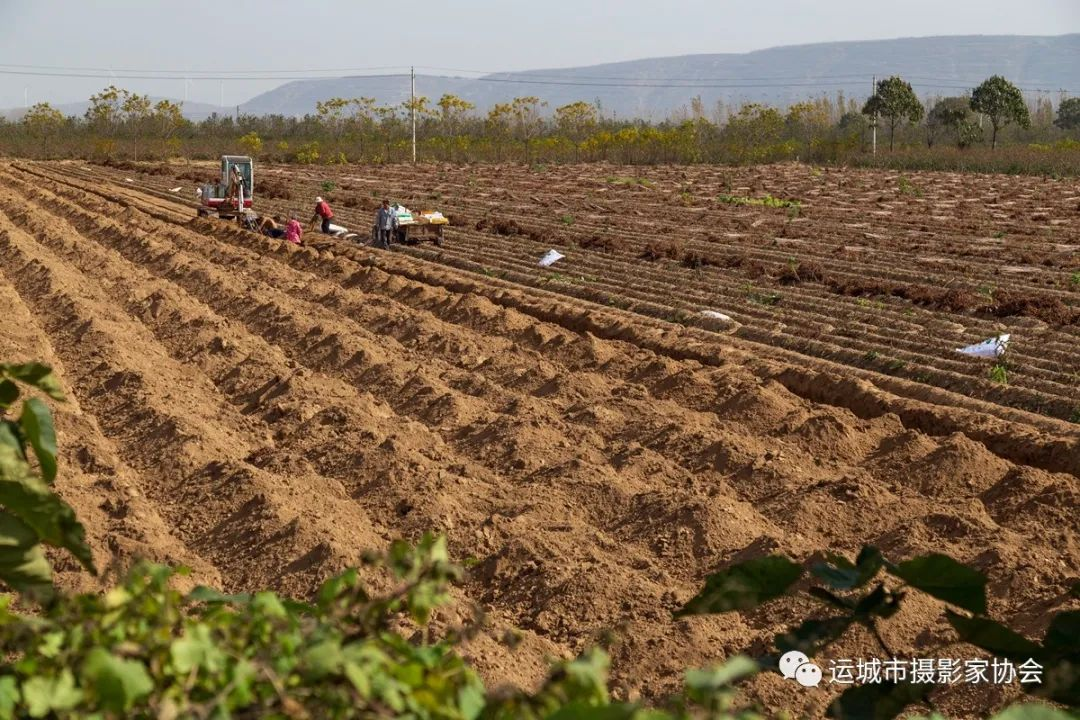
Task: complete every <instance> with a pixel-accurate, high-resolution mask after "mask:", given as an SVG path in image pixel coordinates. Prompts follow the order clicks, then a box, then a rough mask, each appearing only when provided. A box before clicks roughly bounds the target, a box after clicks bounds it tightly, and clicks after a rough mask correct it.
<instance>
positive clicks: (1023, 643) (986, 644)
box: [945, 610, 1040, 660]
mask: <svg viewBox="0 0 1080 720" xmlns="http://www.w3.org/2000/svg"><path fill="white" fill-rule="evenodd" d="M945 619H946V620H948V621H949V624H950V625H952V626H953V628H954V629H955V630H956V633H957V634H958V635H959V636H960V639H961V640H963V641H964V642H968V643H971V644H972V645H974V646H975V647H980V648H982V649H983V650H986V651H987V652H989V653H991V654H993V655H995V656H998V657H1007V658H1013V659H1019V658H1023V659H1025V660H1026V659H1027V658H1029V657H1032V656H1034V655H1037V654H1038V653H1039V651H1040V648H1039V646H1038V645H1036V644H1035V643H1033V642H1031V641H1030V640H1028V639H1027V638H1025V637H1023V636H1022V635H1018V634H1017V633H1015V632H1013V631H1012V630H1010V629H1009V628H1007V627H1005V626H1004V625H1002V624H1001V623H999V622H997V621H995V620H991V619H989V618H982V617H973V618H969V617H965V616H963V615H960V614H958V613H955V612H953V611H952V610H946V611H945Z"/></svg>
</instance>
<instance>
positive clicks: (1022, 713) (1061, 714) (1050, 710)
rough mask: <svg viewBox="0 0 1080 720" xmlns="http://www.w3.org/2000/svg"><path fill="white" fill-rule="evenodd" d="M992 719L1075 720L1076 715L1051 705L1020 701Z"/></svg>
mask: <svg viewBox="0 0 1080 720" xmlns="http://www.w3.org/2000/svg"><path fill="white" fill-rule="evenodd" d="M990 720H1075V716H1073V715H1071V714H1069V713H1067V712H1065V711H1064V710H1059V709H1057V708H1054V707H1050V706H1049V705H1042V704H1040V703H1018V704H1016V705H1010V706H1009V707H1007V708H1005V709H1004V710H1002V711H1001V712H999V713H998V714H997V715H994V716H993V717H991V718H990Z"/></svg>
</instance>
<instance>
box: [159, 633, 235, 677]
mask: <svg viewBox="0 0 1080 720" xmlns="http://www.w3.org/2000/svg"><path fill="white" fill-rule="evenodd" d="M221 655H222V652H221V650H220V649H219V648H218V647H217V646H216V645H215V644H214V641H213V639H212V638H211V637H210V628H209V627H207V626H206V625H203V624H197V625H192V626H190V627H189V628H188V629H187V631H186V632H185V633H184V634H183V636H181V637H178V638H177V639H175V640H173V642H172V645H170V646H169V658H170V659H171V660H172V664H173V667H174V668H175V669H176V672H178V673H179V674H181V675H187V674H188V673H190V672H191V671H192V670H193V669H195V668H206V670H207V671H208V672H211V673H214V672H217V671H218V670H220V668H221V665H222V664H223V663H222V662H221Z"/></svg>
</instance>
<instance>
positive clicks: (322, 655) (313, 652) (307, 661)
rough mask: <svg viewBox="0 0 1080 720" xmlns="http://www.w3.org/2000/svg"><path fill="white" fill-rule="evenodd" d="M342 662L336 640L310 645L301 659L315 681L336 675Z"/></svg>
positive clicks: (343, 659) (339, 643)
mask: <svg viewBox="0 0 1080 720" xmlns="http://www.w3.org/2000/svg"><path fill="white" fill-rule="evenodd" d="M344 661H345V655H344V654H343V653H342V652H341V641H340V640H337V639H327V640H323V641H322V642H319V643H316V644H315V645H312V646H311V647H310V648H308V649H307V650H306V651H305V652H304V657H303V664H304V666H305V669H306V670H307V672H308V675H309V676H310V677H311V678H313V679H315V680H318V679H321V678H324V677H326V676H327V675H330V674H331V673H336V672H337V671H338V670H339V669H340V668H341V664H342V663H343V662H344ZM418 684H419V683H418Z"/></svg>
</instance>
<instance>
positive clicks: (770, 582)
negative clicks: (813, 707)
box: [676, 546, 1080, 720]
mask: <svg viewBox="0 0 1080 720" xmlns="http://www.w3.org/2000/svg"><path fill="white" fill-rule="evenodd" d="M810 574H811V576H812V578H813V579H814V580H816V581H817V582H816V584H814V585H813V586H811V587H810V588H808V589H807V590H806V593H807V595H808V596H809V597H810V598H813V599H814V600H815V601H817V602H818V603H820V604H822V605H823V606H824V607H825V608H827V610H828V612H826V613H824V614H822V615H819V616H817V617H812V618H808V619H806V620H804V621H803V622H802V623H800V624H799V625H798V626H796V627H794V628H791V629H790V630H788V631H787V632H784V633H781V634H779V635H777V636H776V638H775V639H774V645H775V649H776V654H775V655H773V656H770V657H769V658H765V659H763V660H762V661H761V662H762V665H763V666H764V667H769V668H776V667H777V666H778V663H779V659H780V656H781V654H783V653H786V652H789V651H793V650H797V651H799V652H802V653H804V654H806V655H807V656H808V657H810V658H813V657H814V656H815V655H816V654H818V653H820V652H821V651H822V650H824V649H825V648H827V647H828V646H830V645H832V644H833V643H835V642H837V641H838V640H839V639H840V638H841V637H843V636H844V635H845V633H847V632H848V630H849V629H850V628H852V627H855V626H862V627H864V628H865V629H866V630H868V631H869V632H870V634H871V635H872V636H873V637H874V638H875V640H877V642H878V644H879V645H880V647H881V650H882V652H883V656H882V657H885V658H893V657H896V654H895V653H894V652H892V651H891V650H890V649H889V648H888V647H887V645H886V644H885V641H884V640H883V639H882V635H881V632H880V629H879V624H880V623H883V622H886V621H888V620H889V618H892V617H893V616H894V615H896V613H897V612H898V611H899V610H900V608H901V605H902V604H903V603H904V602H905V599H906V598H907V597H908V595H909V594H910V593H911V591H913V590H914V591H919V592H922V593H925V594H926V595H930V596H932V597H934V598H936V599H938V600H940V601H942V602H944V603H946V604H947V605H948V606H950V607H949V608H947V609H946V610H945V613H944V619H945V620H946V621H947V622H948V624H949V625H951V626H952V628H953V630H954V631H955V633H956V635H957V637H958V639H959V640H960V641H962V642H965V643H968V644H969V645H972V646H974V647H976V648H979V649H981V650H983V651H985V652H986V653H989V654H990V655H991V656H993V657H995V658H1002V659H1007V660H1009V661H1013V662H1015V663H1016V664H1017V665H1020V664H1023V663H1025V662H1027V661H1029V660H1034V661H1035V662H1037V663H1038V664H1039V665H1040V666H1041V668H1042V675H1041V683H1037V684H1036V683H1029V684H1025V685H1023V687H1024V689H1025V691H1027V692H1029V693H1031V694H1032V695H1034V696H1037V697H1041V698H1045V699H1049V700H1053V701H1055V702H1059V703H1062V704H1064V705H1067V706H1070V707H1080V611H1078V610H1072V611H1063V612H1060V613H1058V614H1057V615H1055V616H1054V617H1052V618H1051V619H1050V624H1049V627H1048V628H1047V630H1046V634H1045V636H1044V638H1043V640H1042V642H1041V643H1036V642H1032V641H1031V640H1028V639H1027V638H1025V637H1023V636H1022V635H1020V634H1018V633H1016V632H1014V631H1013V630H1010V629H1009V628H1008V627H1006V626H1005V625H1002V624H1001V623H999V622H997V621H996V620H993V619H991V618H990V617H988V616H987V614H986V612H987V601H986V583H987V579H986V576H985V575H983V574H982V573H981V572H979V571H977V570H975V569H973V568H971V567H968V566H967V565H963V564H961V563H959V562H957V561H955V560H953V559H951V558H949V557H947V556H945V555H940V554H936V553H935V554H931V555H924V556H921V557H915V558H912V559H910V560H906V561H904V562H900V563H892V562H889V561H888V560H887V559H886V558H885V557H884V556H883V555H882V553H881V551H880V550H878V549H877V548H874V547H871V546H866V547H864V548H863V549H862V551H861V552H860V553H859V555H858V557H856V559H855V560H854V562H853V561H851V560H849V559H848V558H845V557H844V556H842V555H839V554H836V553H828V554H826V556H825V559H824V560H823V561H822V562H819V563H816V564H814V565H813V566H812V568H811V571H810ZM803 575H804V571H803V568H802V566H801V565H799V564H797V563H794V562H792V561H791V560H789V559H787V558H785V557H782V556H779V555H771V556H768V557H761V558H755V559H752V560H748V561H746V562H742V563H738V564H735V565H732V566H730V567H728V568H726V569H724V570H722V571H720V572H718V573H716V574H714V575H712V576H710V577H709V578H708V579H707V580H706V583H705V587H704V589H703V590H702V591H701V592H700V593H699V594H698V595H697V596H695V597H694V598H692V599H691V600H690V601H689V602H687V604H686V605H685V606H684V607H683V608H682V609H681V610H679V611H678V612H677V613H676V616H677V617H683V616H689V615H703V614H712V613H722V612H730V611H732V610H749V609H751V608H755V607H757V606H759V605H761V604H762V603H764V602H767V601H769V600H771V599H773V598H777V597H782V596H784V595H788V594H791V588H792V587H793V586H794V585H795V584H796V583H797V582H798V581H799V580H800V579H802V577H803ZM1073 590H1074V592H1075V591H1076V588H1074V589H1073ZM933 689H934V685H932V684H916V683H913V682H909V681H903V682H889V681H884V682H881V683H875V684H864V685H859V686H852V687H849V688H848V689H847V690H846V691H844V693H842V694H841V695H840V696H839V697H838V698H837V699H836V701H835V702H833V704H832V705H831V706H830V708H829V713H828V714H829V716H830V717H833V718H838V719H841V720H842V719H844V718H856V717H858V718H861V717H873V718H877V719H879V720H885V719H886V718H893V717H896V716H897V715H899V714H900V713H901V712H902V711H903V710H904V708H906V707H908V706H909V705H912V704H917V703H926V702H927V701H928V700H929V699H930V697H931V691H932V690H933ZM868 709H870V710H871V711H872V714H870V715H867V714H866V711H867V710H868ZM1014 712H1018V711H1014ZM1039 712H1042V710H1040V711H1039ZM1047 712H1049V711H1047Z"/></svg>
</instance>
